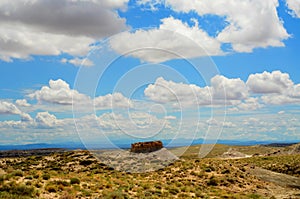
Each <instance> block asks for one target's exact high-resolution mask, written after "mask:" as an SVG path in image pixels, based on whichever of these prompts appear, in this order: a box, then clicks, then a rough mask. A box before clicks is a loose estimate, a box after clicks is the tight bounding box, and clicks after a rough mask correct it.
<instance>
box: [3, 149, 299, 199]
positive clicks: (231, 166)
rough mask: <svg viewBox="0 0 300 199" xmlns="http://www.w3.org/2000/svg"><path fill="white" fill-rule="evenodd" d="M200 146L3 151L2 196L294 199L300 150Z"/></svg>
mask: <svg viewBox="0 0 300 199" xmlns="http://www.w3.org/2000/svg"><path fill="white" fill-rule="evenodd" d="M200 147H201V146H200V145H195V146H191V147H189V148H184V147H182V148H174V149H165V148H163V149H161V150H159V151H156V152H152V153H148V154H134V153H130V152H129V151H127V150H115V151H86V150H74V151H68V150H62V149H49V150H45V149H44V150H31V151H2V152H0V157H1V158H0V165H1V167H0V198H45V199H47V198H49V199H50V198H61V199H72V198H273V199H274V198H295V199H296V198H300V144H293V145H268V146H265V145H255V146H227V145H215V146H214V148H213V150H212V151H211V152H210V153H209V154H208V155H207V156H206V157H204V158H199V155H198V153H199V149H200ZM182 152H184V153H183V154H181V153H182ZM178 154H181V156H180V157H179V156H178ZM176 155H177V156H176Z"/></svg>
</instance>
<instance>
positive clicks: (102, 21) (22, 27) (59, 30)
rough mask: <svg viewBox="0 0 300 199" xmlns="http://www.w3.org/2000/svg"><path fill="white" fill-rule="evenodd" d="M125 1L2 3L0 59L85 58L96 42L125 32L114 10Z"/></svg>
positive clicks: (121, 6)
mask: <svg viewBox="0 0 300 199" xmlns="http://www.w3.org/2000/svg"><path fill="white" fill-rule="evenodd" d="M127 2H128V1H127V0H123V1H122V0H120V1H113V0H111V1H110V0H105V1H81V0H78V1H73V0H45V1H35V0H34V1H30V0H18V1H9V0H4V1H1V3H0V46H1V50H0V59H2V60H4V61H11V60H12V59H13V58H20V59H26V58H29V57H30V55H59V54H61V53H67V54H70V55H74V56H80V55H81V56H82V55H85V54H86V53H87V52H88V51H89V50H90V49H91V47H90V44H92V43H93V42H95V40H96V39H99V38H103V37H106V36H109V35H111V34H114V33H117V32H119V31H121V30H125V29H126V25H125V19H121V18H120V17H119V16H118V14H117V12H116V11H115V9H125V8H126V4H127Z"/></svg>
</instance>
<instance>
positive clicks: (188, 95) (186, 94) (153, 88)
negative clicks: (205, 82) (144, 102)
mask: <svg viewBox="0 0 300 199" xmlns="http://www.w3.org/2000/svg"><path fill="white" fill-rule="evenodd" d="M144 94H145V96H146V97H148V98H150V99H151V100H153V101H156V102H160V103H173V105H175V106H176V107H180V106H193V105H197V104H202V105H209V104H211V93H210V90H209V88H207V87H206V88H201V87H199V86H197V85H195V84H184V83H176V82H173V81H167V80H165V79H164V78H162V77H159V78H157V79H156V81H155V83H154V84H150V85H148V87H147V88H146V89H145V90H144Z"/></svg>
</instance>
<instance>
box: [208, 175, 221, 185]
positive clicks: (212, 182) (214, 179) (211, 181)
mask: <svg viewBox="0 0 300 199" xmlns="http://www.w3.org/2000/svg"><path fill="white" fill-rule="evenodd" d="M207 185H208V186H218V180H217V179H216V178H215V177H214V176H212V177H210V178H209V180H208V182H207Z"/></svg>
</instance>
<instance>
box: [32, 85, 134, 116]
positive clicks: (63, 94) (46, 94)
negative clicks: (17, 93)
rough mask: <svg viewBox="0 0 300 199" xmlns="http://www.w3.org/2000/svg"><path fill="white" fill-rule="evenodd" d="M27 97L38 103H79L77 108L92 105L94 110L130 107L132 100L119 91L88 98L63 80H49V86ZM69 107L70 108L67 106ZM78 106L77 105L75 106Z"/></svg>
mask: <svg viewBox="0 0 300 199" xmlns="http://www.w3.org/2000/svg"><path fill="white" fill-rule="evenodd" d="M28 97H30V98H32V99H36V100H38V102H39V103H40V104H42V103H44V102H46V103H51V104H57V105H67V106H68V105H72V104H73V103H74V104H75V105H76V107H77V105H80V107H79V109H80V110H82V108H83V109H85V108H84V106H82V105H85V107H88V106H89V107H93V106H94V108H95V109H96V110H104V109H113V108H132V107H133V101H132V100H130V99H128V98H126V97H125V96H124V95H123V94H121V93H112V94H107V95H104V96H97V97H95V98H93V99H92V98H90V97H89V96H87V95H85V94H82V93H80V92H78V91H77V90H74V89H71V88H70V85H69V84H68V83H67V82H65V81H64V80H61V79H58V80H50V81H49V86H43V87H42V88H41V89H40V90H37V91H34V92H33V93H31V94H29V95H28ZM69 108H71V107H70V106H69ZM77 108H78V107H77Z"/></svg>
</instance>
